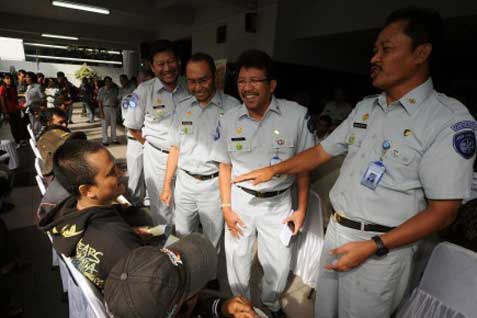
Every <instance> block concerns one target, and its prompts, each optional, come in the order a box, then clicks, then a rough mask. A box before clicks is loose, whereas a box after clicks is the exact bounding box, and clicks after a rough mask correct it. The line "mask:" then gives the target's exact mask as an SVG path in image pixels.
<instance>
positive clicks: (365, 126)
mask: <svg viewBox="0 0 477 318" xmlns="http://www.w3.org/2000/svg"><path fill="white" fill-rule="evenodd" d="M353 127H354V128H361V129H366V128H367V127H368V125H367V124H365V123H353Z"/></svg>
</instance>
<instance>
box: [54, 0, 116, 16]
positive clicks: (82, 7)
mask: <svg viewBox="0 0 477 318" xmlns="http://www.w3.org/2000/svg"><path fill="white" fill-rule="evenodd" d="M51 4H52V5H54V6H57V7H62V8H68V9H75V10H82V11H88V12H94V13H99V14H110V13H111V12H110V11H109V9H106V8H101V7H96V6H92V5H89V4H81V3H75V2H69V1H52V2H51Z"/></svg>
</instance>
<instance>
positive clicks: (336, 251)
mask: <svg viewBox="0 0 477 318" xmlns="http://www.w3.org/2000/svg"><path fill="white" fill-rule="evenodd" d="M346 252H347V250H346V247H345V245H342V246H339V247H337V248H334V249H332V250H330V252H329V253H330V254H331V255H339V254H344V253H346Z"/></svg>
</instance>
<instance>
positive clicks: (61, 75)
mask: <svg viewBox="0 0 477 318" xmlns="http://www.w3.org/2000/svg"><path fill="white" fill-rule="evenodd" d="M56 77H65V73H63V72H61V71H60V72H56Z"/></svg>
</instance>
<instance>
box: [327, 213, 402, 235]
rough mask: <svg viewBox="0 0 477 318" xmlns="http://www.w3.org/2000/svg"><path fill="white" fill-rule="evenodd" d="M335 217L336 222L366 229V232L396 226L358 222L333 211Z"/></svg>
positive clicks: (353, 227) (384, 230)
mask: <svg viewBox="0 0 477 318" xmlns="http://www.w3.org/2000/svg"><path fill="white" fill-rule="evenodd" d="M333 217H334V218H335V220H336V222H338V223H339V224H341V225H343V226H346V227H349V228H351V229H355V230H360V231H366V232H382V233H384V232H389V231H391V230H392V229H395V227H389V226H386V225H379V224H365V223H361V222H356V221H353V220H350V219H347V218H345V217H344V216H342V215H340V214H338V213H336V212H335V211H333Z"/></svg>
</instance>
